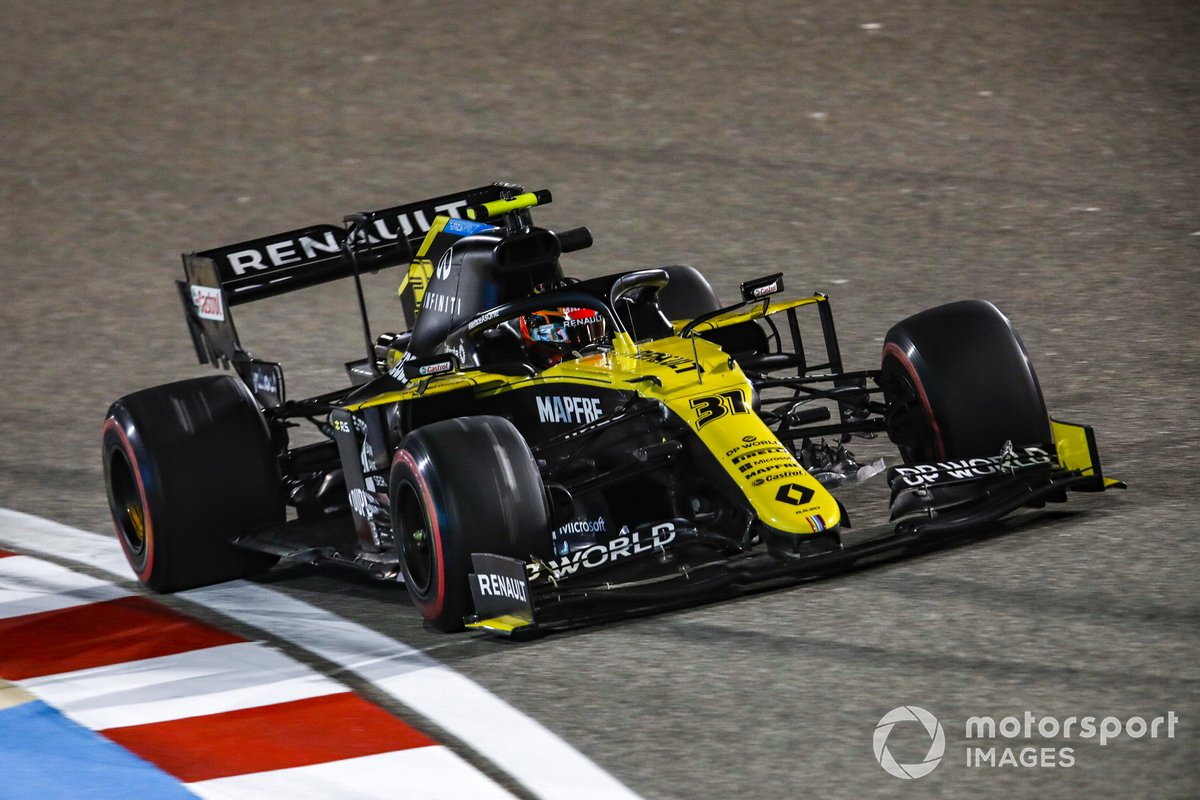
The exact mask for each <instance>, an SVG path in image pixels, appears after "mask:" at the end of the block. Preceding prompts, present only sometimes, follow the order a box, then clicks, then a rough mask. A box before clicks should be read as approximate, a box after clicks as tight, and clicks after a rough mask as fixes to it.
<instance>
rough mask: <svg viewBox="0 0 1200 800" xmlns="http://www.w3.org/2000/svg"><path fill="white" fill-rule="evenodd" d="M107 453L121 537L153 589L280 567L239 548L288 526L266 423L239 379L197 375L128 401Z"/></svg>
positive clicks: (111, 427)
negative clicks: (255, 535) (239, 542)
mask: <svg viewBox="0 0 1200 800" xmlns="http://www.w3.org/2000/svg"><path fill="white" fill-rule="evenodd" d="M103 455H104V478H105V482H106V484H107V486H108V504H109V508H110V510H111V511H112V516H113V524H114V525H115V526H116V529H117V538H118V539H120V541H121V547H122V549H124V551H125V557H126V558H127V559H128V560H129V565H130V566H131V567H133V571H134V573H135V574H136V575H137V577H138V580H139V581H141V582H142V583H143V584H145V585H146V586H148V587H149V588H151V589H154V590H155V591H158V592H175V591H179V590H181V589H190V588H193V587H197V586H206V585H209V584H213V583H221V582H222V581H228V580H232V579H234V578H241V577H245V576H249V575H253V574H254V573H257V572H261V571H263V570H265V569H267V568H269V567H270V566H271V565H272V564H274V563H275V562H276V561H277V560H278V559H276V558H274V557H272V556H267V555H263V554H260V553H255V552H251V551H248V550H244V549H242V548H239V547H236V546H235V545H232V544H230V541H231V540H232V539H234V538H236V537H238V536H241V535H243V534H246V533H250V532H251V531H253V530H254V529H256V528H259V527H262V526H265V525H271V524H276V523H280V522H283V520H284V495H283V486H282V483H281V480H280V476H279V465H278V462H277V460H276V458H275V454H274V452H273V451H272V447H271V438H270V434H269V432H268V430H267V424H266V421H265V420H264V419H263V416H262V413H261V412H260V411H259V409H258V405H257V404H256V403H255V401H254V398H253V397H252V396H251V395H250V392H249V391H248V390H247V389H246V388H245V387H244V386H243V385H242V383H241V382H240V381H238V380H237V379H236V378H233V377H231V376H229V375H219V376H212V377H206V378H196V379H193V380H187V381H180V382H178V383H171V384H166V385H164V386H156V387H154V388H152V389H145V390H143V391H140V392H135V393H134V394H131V395H127V396H126V397H123V398H121V399H120V400H118V401H117V402H115V403H113V404H112V406H111V407H110V408H109V410H108V416H107V417H106V419H105V420H104V436H103Z"/></svg>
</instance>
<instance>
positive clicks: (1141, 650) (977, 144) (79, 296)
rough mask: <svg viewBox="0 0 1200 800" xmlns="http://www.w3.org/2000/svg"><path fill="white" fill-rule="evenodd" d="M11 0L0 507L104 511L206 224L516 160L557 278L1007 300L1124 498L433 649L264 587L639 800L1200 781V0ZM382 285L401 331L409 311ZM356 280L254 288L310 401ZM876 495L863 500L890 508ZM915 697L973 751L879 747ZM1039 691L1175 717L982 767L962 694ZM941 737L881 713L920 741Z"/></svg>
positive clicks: (332, 215) (917, 300)
mask: <svg viewBox="0 0 1200 800" xmlns="http://www.w3.org/2000/svg"><path fill="white" fill-rule="evenodd" d="M968 5H970V7H969V8H968ZM0 19H2V20H3V22H0V93H2V94H0V108H2V112H0V153H2V156H0V254H2V258H3V265H2V267H0V315H2V316H0V330H2V332H3V336H2V341H0V353H2V355H0V363H2V364H3V367H4V378H3V380H4V386H3V389H0V397H2V398H3V404H2V407H0V506H4V507H9V508H15V509H18V510H21V511H25V512H29V513H33V514H38V515H42V516H47V517H50V518H52V519H55V520H59V521H62V522H65V523H68V524H71V525H75V526H78V527H81V528H84V529H87V530H92V531H101V532H103V531H108V530H109V529H110V524H109V521H108V518H107V510H106V504H105V501H104V493H103V485H102V478H101V468H100V461H99V458H98V452H99V423H100V421H101V419H102V417H103V414H104V411H105V408H106V406H107V403H108V402H109V401H110V400H112V399H113V398H116V397H118V396H120V395H122V394H124V393H127V392H130V391H133V390H136V389H139V388H142V387H144V386H148V385H152V384H157V383H162V382H166V381H170V380H174V379H180V378H184V377H189V376H193V375H197V374H203V369H201V368H200V367H198V366H197V365H195V363H194V355H193V353H192V349H191V344H190V342H189V341H188V338H187V335H186V332H185V329H184V326H183V323H182V320H181V318H180V311H179V307H178V299H177V297H176V295H175V291H174V287H173V285H172V280H173V279H174V278H175V277H176V275H177V274H178V271H179V267H178V254H179V253H180V252H181V251H183V250H192V249H203V248H205V247H210V246H215V245H220V244H225V243H231V242H234V241H240V240H243V239H248V238H252V237H255V236H258V235H263V234H267V233H273V232H277V231H282V230H286V229H288V228H292V227H299V226H301V225H305V224H309V223H313V222H326V221H328V222H336V221H338V220H339V219H340V218H341V215H342V214H344V213H347V212H350V211H355V210H362V209H369V208H380V207H385V206H388V205H392V204H395V203H398V202H404V201H408V200H412V199H417V198H422V197H428V196H433V195H436V194H440V193H443V192H447V191H452V190H455V189H459V188H465V187H467V186H473V185H478V184H480V183H485V182H488V181H490V180H493V179H507V180H515V181H519V182H521V183H523V184H524V185H526V186H529V187H531V188H541V187H548V188H550V189H552V190H553V192H554V194H555V198H556V200H555V203H554V205H552V206H550V207H549V208H547V209H545V210H544V211H543V212H542V213H541V214H540V215H539V216H538V219H539V221H541V222H543V223H544V224H547V225H549V226H550V227H560V228H566V227H570V226H574V225H578V224H586V225H588V226H589V227H590V228H591V229H592V231H593V233H594V235H595V238H596V245H595V247H594V248H592V250H591V251H588V252H585V253H581V254H577V255H575V256H572V257H571V258H570V261H569V262H568V263H567V264H566V267H567V269H568V271H569V272H574V273H576V274H579V275H583V276H587V275H595V274H601V273H604V272H608V271H615V270H618V269H625V268H632V267H639V266H646V265H652V264H661V263H693V264H696V265H698V266H700V267H702V268H703V269H705V270H706V272H707V273H708V274H709V275H710V277H711V278H712V279H713V281H714V283H715V284H716V285H717V287H718V289H719V290H720V291H721V292H723V294H724V295H725V296H732V294H733V292H734V291H735V289H736V285H737V283H738V282H739V281H741V280H745V279H747V278H749V277H754V276H756V275H759V274H763V273H769V272H774V271H777V270H782V271H784V272H785V273H786V275H787V280H788V286H789V288H790V289H792V290H795V291H798V292H811V291H816V290H824V291H827V292H829V293H830V294H831V295H832V298H833V302H834V309H835V313H836V315H837V318H838V321H839V330H840V332H841V336H842V343H843V353H844V355H845V357H846V360H847V362H848V364H850V365H854V366H861V367H871V366H874V365H875V364H876V362H877V358H878V350H879V347H880V342H881V340H882V337H883V335H884V333H885V331H886V330H887V328H888V326H889V325H891V324H892V323H893V322H895V321H897V320H899V319H901V318H903V317H904V316H906V315H908V314H910V313H914V312H916V311H918V310H920V309H923V308H925V307H928V306H931V305H935V304H937V303H940V302H946V301H951V300H956V299H962V298H967V297H982V298H986V299H989V300H992V301H993V302H995V303H996V304H997V305H998V306H999V307H1000V308H1001V309H1002V310H1004V311H1005V312H1007V313H1008V314H1009V316H1010V317H1012V319H1013V320H1014V322H1015V323H1016V325H1017V327H1018V329H1019V330H1020V331H1021V334H1022V336H1023V338H1024V340H1025V342H1026V344H1027V345H1028V347H1029V350H1030V353H1031V355H1032V357H1033V359H1034V363H1035V365H1036V366H1037V369H1038V372H1039V375H1040V377H1041V380H1042V384H1043V387H1044V389H1045V393H1046V396H1047V400H1048V403H1049V406H1050V408H1051V409H1052V411H1053V412H1054V414H1055V415H1056V416H1058V417H1060V418H1063V419H1069V420H1076V421H1082V422H1088V423H1091V424H1093V425H1094V426H1095V427H1096V429H1097V431H1098V435H1099V438H1100V446H1101V451H1102V454H1103V456H1104V460H1105V464H1106V468H1107V471H1108V473H1109V474H1112V475H1115V476H1119V477H1121V478H1123V479H1125V480H1127V481H1128V482H1129V484H1130V486H1131V489H1130V491H1128V492H1127V493H1124V494H1118V493H1110V494H1108V495H1106V496H1104V497H1082V498H1078V497H1077V498H1075V500H1074V501H1073V502H1072V503H1071V504H1070V505H1069V506H1068V507H1067V508H1066V509H1065V511H1064V512H1063V513H1058V514H1054V515H1048V516H1040V517H1036V518H1033V519H1029V520H1027V521H1024V522H1023V523H1021V524H1013V525H1008V526H1004V528H1003V533H1004V535H1001V536H996V537H993V538H989V539H987V540H985V541H982V542H979V543H976V544H974V545H972V546H968V547H959V548H954V549H951V550H947V551H943V552H940V553H936V554H932V555H926V556H923V557H920V558H918V559H914V560H909V561H904V562H900V563H892V564H888V565H884V566H880V567H876V568H873V569H871V570H868V571H865V572H861V573H858V574H855V575H852V576H846V577H842V578H838V579H835V580H829V581H824V582H818V583H813V584H808V585H805V586H802V587H798V588H793V589H788V590H783V591H777V592H771V593H767V594H761V595H757V596H754V597H750V598H745V599H741V600H737V601H733V602H726V603H719V604H714V605H709V606H704V607H700V608H695V609H691V610H687V611H682V612H676V613H671V614H666V615H662V616H658V617H651V618H645V619H640V620H634V621H629V622H623V623H619V624H611V625H607V626H602V627H598V628H594V629H589V630H586V631H581V632H578V633H572V634H566V635H559V636H554V637H551V638H548V639H546V640H543V641H540V642H536V643H533V644H523V645H512V644H504V643H497V642H494V641H491V640H487V639H482V638H477V637H471V636H460V637H445V636H439V635H435V634H434V633H432V632H429V631H427V630H425V629H423V628H422V627H421V625H420V624H419V623H418V622H417V620H416V615H415V614H414V613H413V611H412V609H411V608H410V607H409V604H408V601H407V598H406V596H405V594H404V592H403V591H401V590H398V589H396V588H395V587H387V586H382V585H371V584H367V583H365V582H363V581H361V580H358V579H356V578H355V577H353V576H350V575H346V574H342V573H333V574H330V573H320V572H316V571H313V570H309V569H291V570H285V571H281V572H279V573H276V574H273V575H272V576H271V577H270V578H269V579H268V580H269V584H270V585H271V586H272V587H273V588H275V589H278V590H280V591H283V592H285V593H287V594H289V595H293V596H295V597H298V598H301V599H303V600H305V601H307V602H310V603H314V604H318V605H321V606H323V607H325V608H328V609H330V610H332V611H335V612H336V613H338V614H341V615H343V616H344V617H347V618H349V619H351V620H354V621H357V622H360V623H363V624H366V625H369V626H371V627H374V628H376V629H378V630H380V631H384V632H386V633H387V634H388V635H390V636H393V637H396V638H398V639H401V640H403V641H405V642H408V643H410V644H412V645H413V646H416V647H419V648H423V649H426V650H428V651H429V652H430V654H431V655H433V656H434V657H435V658H437V659H438V660H440V661H442V662H443V663H445V664H447V665H449V666H451V667H453V668H454V669H456V670H459V671H461V672H462V673H464V674H466V675H468V676H469V677H471V678H472V679H474V680H475V681H478V682H479V683H480V684H482V685H484V686H486V687H487V688H489V689H490V690H491V691H493V692H494V693H496V694H498V695H500V696H501V697H502V698H504V699H506V700H507V701H509V702H510V703H512V704H513V705H514V706H517V707H518V708H520V709H522V710H523V711H525V712H526V713H528V714H530V715H533V716H535V717H536V718H537V719H539V720H541V721H542V722H543V723H544V724H545V725H546V726H547V727H549V728H550V729H551V730H553V731H554V732H556V733H558V734H559V735H560V736H562V737H564V738H565V739H566V740H567V741H568V742H570V743H572V744H573V745H574V746H575V747H577V748H578V749H579V750H581V751H582V752H584V753H586V754H588V755H589V756H591V757H592V758H593V759H595V760H596V761H597V762H598V763H599V764H600V765H602V766H603V767H605V768H606V769H607V770H609V771H610V772H611V773H612V774H613V775H615V776H616V777H618V778H619V779H620V780H622V781H624V782H625V783H626V784H627V785H628V786H629V787H630V788H632V789H633V790H635V791H636V792H638V793H640V794H642V795H644V796H645V797H648V798H693V797H740V796H754V797H758V798H790V797H796V796H799V795H800V794H802V793H805V794H809V793H811V794H812V795H814V796H822V797H862V796H876V795H881V794H886V795H889V796H892V795H903V796H909V795H911V796H945V797H961V796H966V795H968V794H970V795H971V796H976V797H1004V798H1007V797H1011V796H1013V795H1016V796H1032V795H1034V794H1035V793H1037V794H1043V795H1048V796H1053V797H1102V796H1122V797H1133V796H1155V797H1168V796H1174V797H1190V796H1195V795H1196V794H1197V793H1200V768H1198V767H1197V766H1196V760H1195V755H1196V753H1197V752H1198V751H1200V748H1197V727H1196V725H1197V719H1198V718H1200V702H1198V701H1197V698H1198V697H1200V667H1198V666H1197V664H1198V663H1200V647H1198V645H1197V630H1200V608H1198V606H1197V599H1196V598H1197V589H1198V588H1200V580H1198V578H1197V555H1198V551H1200V545H1198V542H1197V528H1198V527H1200V515H1198V514H1197V512H1196V510H1195V502H1196V500H1197V494H1198V493H1197V489H1196V484H1197V480H1198V478H1200V475H1198V474H1197V469H1196V466H1195V456H1194V453H1195V452H1196V450H1197V447H1198V445H1200V441H1198V439H1200V437H1198V435H1197V428H1196V419H1197V411H1198V408H1197V402H1196V399H1195V389H1196V374H1197V372H1196V367H1195V363H1196V361H1197V355H1198V352H1197V351H1198V349H1200V348H1198V347H1197V334H1196V331H1197V325H1198V323H1200V319H1198V316H1200V315H1198V313H1197V290H1196V286H1197V271H1198V270H1197V267H1198V266H1200V202H1198V201H1200V189H1198V187H1200V153H1198V150H1200V145H1198V144H1197V142H1200V113H1198V112H1197V109H1198V108H1200V55H1198V53H1200V51H1198V50H1197V49H1196V46H1195V43H1196V42H1197V41H1198V40H1200V6H1197V5H1196V4H1195V3H1190V2H1151V3H1142V4H1127V3H1119V2H1094V3H1086V4H1081V3H1066V2H1058V1H1057V0H1054V1H1052V2H1028V3H1004V4H988V5H987V6H986V7H983V6H982V5H979V6H975V5H974V4H960V3H952V2H942V3H937V2H920V3H904V4H889V3H881V2H837V3H833V2H812V3H804V4H792V3H746V4H737V5H733V4H730V5H724V4H706V5H677V4H657V3H636V4H634V3H629V4H624V3H586V4H582V3H581V4H566V5H555V6H553V7H552V6H549V5H545V6H540V5H526V4H519V5H518V4H505V5H498V6H487V7H466V6H455V7H445V6H436V5H435V4H427V5H421V6H418V5H416V4H395V5H394V4H386V3H374V4H371V3H337V4H329V3H315V2H301V3H291V4H288V5H287V7H286V9H285V8H284V7H282V6H279V5H278V4H267V3H243V4H237V5H226V4H216V3H153V4H151V3H144V4H120V3H86V4H84V3H48V2H20V3H17V2H9V3H4V8H3V14H0ZM388 283H390V279H389V280H386V281H382V282H380V283H377V284H376V285H375V287H373V291H375V292H377V293H378V295H379V297H378V300H377V302H375V303H374V310H375V320H374V322H375V327H376V328H377V329H379V328H385V327H388V324H387V322H386V320H388V319H389V318H391V319H395V320H397V321H398V320H399V318H400V313H399V309H398V308H397V307H396V306H395V304H394V302H393V301H390V300H389V299H388V294H389V292H388V289H389V287H388V286H386V284H388ZM352 304H353V291H352V289H351V288H350V287H349V286H345V285H335V286H331V287H324V288H321V289H317V290H313V291H312V292H309V293H302V294H300V295H292V296H290V297H288V298H286V299H281V300H275V301H267V302H265V303H262V304H259V305H260V306H261V308H259V307H251V308H247V309H245V313H243V309H238V315H239V316H238V320H239V328H240V330H241V333H242V339H243V341H244V342H245V343H247V345H248V346H249V347H250V348H251V349H252V350H253V351H254V352H255V353H256V354H259V355H262V356H268V357H272V358H279V359H282V360H283V361H284V362H285V365H287V366H288V378H289V389H290V391H291V392H292V394H293V396H299V394H301V393H303V392H305V391H313V392H315V391H319V390H321V389H322V388H326V387H328V386H330V385H331V384H332V383H333V382H335V381H338V380H339V375H338V371H337V370H338V367H339V365H340V364H341V362H343V361H345V360H347V359H350V358H354V357H356V356H357V354H358V352H359V349H360V346H361V345H360V338H359V336H360V333H359V330H358V328H357V325H356V323H355V318H354V316H353V305H352ZM204 369H207V368H204ZM861 449H862V451H863V453H864V454H867V455H872V456H873V455H876V454H878V455H886V454H888V453H887V451H886V450H885V449H882V448H879V447H878V446H877V445H876V444H874V443H868V444H867V445H866V446H864V447H862V448H861ZM876 451H878V453H876ZM852 501H853V502H855V503H860V502H861V503H865V504H867V506H866V510H860V511H859V513H860V514H862V515H863V516H862V518H864V519H870V518H871V515H872V513H876V515H877V512H872V511H871V510H870V509H871V508H876V509H877V508H878V507H879V506H880V504H881V503H882V498H881V492H880V491H878V487H875V489H874V490H873V489H872V488H871V487H869V486H868V487H862V488H861V490H860V491H857V492H855V493H854V496H853V498H852ZM856 510H857V507H856V506H854V505H852V506H851V511H852V512H854V511H856ZM115 546H116V544H115V542H114V547H115ZM169 602H177V601H169ZM905 704H915V705H919V706H921V707H923V708H926V709H928V710H930V711H931V712H933V713H934V714H935V715H936V716H937V717H938V718H939V719H940V720H941V721H942V723H943V725H944V726H945V729H946V737H947V751H946V752H947V756H946V759H945V761H944V762H943V763H942V764H941V765H940V766H939V767H938V768H937V769H936V770H935V771H933V772H932V773H931V774H930V775H928V776H927V777H924V778H921V779H919V780H916V781H908V782H901V781H899V780H897V779H896V778H893V777H891V776H889V775H888V774H886V773H885V772H884V771H883V770H882V769H880V767H879V766H878V764H877V763H876V761H875V758H874V756H873V754H872V749H871V746H872V734H873V732H874V728H875V725H876V723H877V722H878V721H879V719H880V718H881V717H882V716H883V715H884V713H885V712H887V711H889V710H890V709H892V708H894V707H896V706H900V705H905ZM1026 710H1029V711H1032V712H1033V713H1035V714H1037V715H1039V716H1044V715H1054V716H1056V717H1058V718H1060V719H1062V718H1065V717H1067V716H1071V715H1080V716H1082V715H1086V714H1093V715H1101V716H1102V715H1110V714H1111V715H1115V716H1119V717H1129V716H1133V715H1140V716H1145V717H1154V716H1158V715H1163V714H1166V713H1167V712H1168V710H1173V711H1174V712H1175V713H1176V714H1178V715H1179V717H1180V720H1181V721H1180V723H1179V725H1178V726H1177V729H1176V731H1175V738H1174V739H1170V740H1168V739H1163V738H1159V739H1154V740H1151V739H1148V738H1144V739H1140V740H1133V739H1130V738H1129V737H1122V738H1121V739H1119V740H1117V741H1115V742H1110V743H1109V744H1108V745H1106V746H1104V747H1101V746H1100V745H1099V744H1098V743H1097V742H1096V741H1095V740H1091V741H1085V740H1078V739H1077V740H1075V741H1072V742H1066V741H1063V740H1061V738H1060V739H1058V740H1053V741H1051V742H1049V745H1051V746H1054V747H1060V746H1068V745H1069V746H1073V747H1074V748H1075V765H1074V766H1073V767H1069V768H1066V767H1038V768H1023V767H1003V768H1001V767H997V768H973V767H967V766H965V761H964V753H965V745H966V742H965V741H964V739H963V723H964V721H965V719H966V718H967V717H969V716H972V715H983V714H987V715H992V716H995V717H1001V716H1005V715H1009V714H1013V715H1017V716H1020V715H1021V714H1022V713H1023V712H1024V711H1026ZM927 744H928V740H927V739H926V740H925V741H924V742H922V741H921V740H920V738H919V737H913V736H912V735H911V731H909V732H908V734H906V735H905V736H901V731H900V730H899V729H897V731H896V736H895V737H894V739H893V740H890V741H889V747H891V748H892V749H893V751H894V754H895V755H896V756H897V758H899V759H900V760H901V761H906V760H907V761H914V760H919V759H920V758H921V757H922V755H923V754H924V751H925V749H926V745H927ZM991 744H999V745H1001V746H1003V745H1008V744H1012V745H1015V746H1017V747H1021V746H1025V745H1027V744H1032V745H1034V746H1042V745H1045V744H1047V743H1045V742H1042V741H1041V740H1040V739H1037V738H1036V737H1035V740H1034V741H1032V742H1024V741H1017V742H998V743H997V742H993V743H991Z"/></svg>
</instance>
